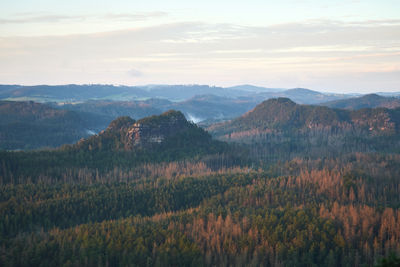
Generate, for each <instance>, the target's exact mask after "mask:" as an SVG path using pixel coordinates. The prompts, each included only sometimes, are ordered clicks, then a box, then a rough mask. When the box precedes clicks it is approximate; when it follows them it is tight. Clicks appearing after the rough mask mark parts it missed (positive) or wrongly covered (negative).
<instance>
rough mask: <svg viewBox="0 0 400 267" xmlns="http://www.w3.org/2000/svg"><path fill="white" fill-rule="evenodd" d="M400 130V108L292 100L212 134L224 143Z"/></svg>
mask: <svg viewBox="0 0 400 267" xmlns="http://www.w3.org/2000/svg"><path fill="white" fill-rule="evenodd" d="M399 128H400V109H395V110H389V109H385V108H378V109H364V110H357V111H347V110H340V109H331V108H328V107H323V106H312V105H299V104H296V103H294V102H293V101H291V100H290V99H288V98H277V99H269V100H266V101H264V102H262V103H261V104H259V105H257V106H256V107H255V108H254V109H253V110H251V111H249V112H248V113H246V114H244V115H243V116H241V117H239V118H236V119H234V120H232V121H228V122H225V123H220V124H215V125H212V126H210V127H209V128H208V131H209V132H210V133H212V134H213V135H214V136H216V137H217V138H219V139H222V140H232V141H233V140H241V139H242V138H251V136H253V137H257V136H262V135H263V134H285V133H288V134H291V135H293V134H304V133H307V132H312V131H319V132H329V133H333V132H338V131H339V132H343V133H346V132H357V133H362V134H363V135H393V134H398V133H399Z"/></svg>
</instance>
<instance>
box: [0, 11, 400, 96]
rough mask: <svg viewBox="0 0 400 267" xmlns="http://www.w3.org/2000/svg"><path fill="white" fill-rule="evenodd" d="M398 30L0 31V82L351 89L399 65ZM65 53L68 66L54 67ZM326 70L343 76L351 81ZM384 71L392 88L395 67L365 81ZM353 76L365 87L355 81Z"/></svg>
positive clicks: (373, 26) (396, 24)
mask: <svg viewBox="0 0 400 267" xmlns="http://www.w3.org/2000/svg"><path fill="white" fill-rule="evenodd" d="M120 15H121V17H123V18H124V19H125V15H123V14H120ZM115 19H117V18H115ZM398 32H400V21H397V20H394V21H392V20H390V21H387V20H382V21H358V22H357V21H353V22H347V21H331V20H312V21H303V22H297V23H287V24H280V25H270V26H266V27H249V26H242V25H233V24H209V23H203V22H180V23H170V24H160V25H155V26H150V27H135V28H130V29H125V30H119V31H110V32H102V33H95V34H79V35H66V36H42V37H0V69H2V70H4V71H2V73H1V74H0V83H21V81H26V82H30V83H50V82H51V81H54V83H62V82H63V81H64V82H66V83H69V82H76V83H79V82H82V83H93V82H98V83H102V82H104V83H119V84H121V83H124V81H125V82H131V81H132V80H133V79H132V78H129V77H135V79H134V81H135V82H138V83H139V82H140V83H141V84H145V83H207V84H220V85H224V84H235V83H237V84H239V83H244V82H245V83H246V82H247V83H248V82H251V83H258V84H263V85H266V86H271V87H296V86H297V87H311V88H315V89H320V88H321V87H323V86H326V84H328V83H327V82H324V80H325V81H329V86H330V88H335V86H337V87H338V88H339V89H342V91H343V90H345V89H351V88H353V89H354V88H356V87H355V85H356V84H357V79H356V78H354V77H356V76H354V77H353V78H352V75H355V74H357V73H364V72H366V71H368V72H370V73H378V72H382V71H383V72H391V71H396V70H399V69H400V63H399V62H400V49H399V47H400V36H399V35H398V34H397V33H398ZM65 61H68V62H69V65H68V66H67V67H65V68H63V69H61V68H60V67H59V66H60V65H61V63H62V62H65ZM38 62H40V64H38ZM127 70H129V71H127ZM141 70H146V75H143V73H142V71H141ZM27 73H31V74H32V75H27ZM148 73H151V75H149V74H148ZM328 77H342V81H349V83H348V84H349V85H348V86H346V83H345V82H341V81H339V80H335V79H330V78H328ZM346 77H347V78H346ZM382 77H387V79H388V80H387V81H385V82H384V84H385V89H386V88H387V89H388V90H389V89H390V90H399V88H395V86H398V85H399V81H400V77H396V75H394V74H390V75H387V76H384V75H380V74H379V75H378V74H377V75H371V78H369V81H370V84H371V86H372V85H373V86H377V84H378V83H379V79H381V78H382ZM359 85H360V87H361V86H362V87H364V88H369V89H370V88H371V86H368V84H367V83H365V82H363V81H361V80H360V81H359ZM350 87H351V88H350ZM360 87H358V88H360ZM358 88H357V89H358ZM330 90H332V89H330Z"/></svg>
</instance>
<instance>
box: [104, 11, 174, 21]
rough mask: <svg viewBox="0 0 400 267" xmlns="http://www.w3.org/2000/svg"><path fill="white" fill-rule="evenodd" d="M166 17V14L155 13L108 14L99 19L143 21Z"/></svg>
mask: <svg viewBox="0 0 400 267" xmlns="http://www.w3.org/2000/svg"><path fill="white" fill-rule="evenodd" d="M167 15H168V13H167V12H160V11H156V12H147V13H109V14H106V15H104V16H99V17H100V18H105V19H107V20H128V21H143V20H147V19H151V18H157V17H165V16H167Z"/></svg>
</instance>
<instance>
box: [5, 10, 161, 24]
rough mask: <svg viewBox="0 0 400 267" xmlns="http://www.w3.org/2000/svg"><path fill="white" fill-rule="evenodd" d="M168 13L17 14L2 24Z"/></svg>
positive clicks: (138, 17)
mask: <svg viewBox="0 0 400 267" xmlns="http://www.w3.org/2000/svg"><path fill="white" fill-rule="evenodd" d="M167 15H168V13H166V12H160V11H155V12H145V13H108V14H100V15H83V16H68V15H62V14H47V13H43V12H41V13H33V12H27V13H17V14H14V18H7V19H1V18H0V24H24V23H57V22H71V21H84V20H119V21H144V20H147V19H151V18H157V17H164V16H167Z"/></svg>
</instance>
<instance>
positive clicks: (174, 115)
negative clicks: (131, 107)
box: [126, 110, 191, 149]
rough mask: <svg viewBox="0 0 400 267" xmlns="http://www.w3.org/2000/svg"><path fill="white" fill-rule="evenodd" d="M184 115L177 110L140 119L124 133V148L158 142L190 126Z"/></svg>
mask: <svg viewBox="0 0 400 267" xmlns="http://www.w3.org/2000/svg"><path fill="white" fill-rule="evenodd" d="M190 126H191V125H190V123H188V122H187V121H186V119H185V116H184V115H183V114H182V113H181V112H179V111H174V110H171V111H167V112H165V113H163V114H161V115H160V116H152V117H148V118H144V119H141V120H139V121H137V122H136V123H134V124H133V125H132V126H130V127H129V129H128V130H127V133H126V140H127V144H126V148H127V149H131V148H134V147H146V146H149V145H151V144H155V143H156V144H159V143H161V142H163V140H164V139H165V138H167V137H169V136H172V135H175V134H177V133H179V132H181V131H183V130H185V129H187V128H188V127H190Z"/></svg>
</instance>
